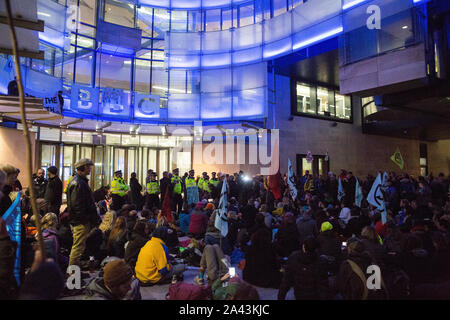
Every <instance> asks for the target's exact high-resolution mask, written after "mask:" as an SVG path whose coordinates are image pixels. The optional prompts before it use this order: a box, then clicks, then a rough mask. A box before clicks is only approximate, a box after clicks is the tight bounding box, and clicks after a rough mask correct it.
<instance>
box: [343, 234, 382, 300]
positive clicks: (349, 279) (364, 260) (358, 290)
mask: <svg viewBox="0 0 450 320" xmlns="http://www.w3.org/2000/svg"><path fill="white" fill-rule="evenodd" d="M347 254H348V259H347V260H345V261H343V262H342V263H341V266H340V268H339V274H338V276H337V287H338V289H339V292H340V294H341V296H342V299H344V300H380V299H387V292H386V288H385V286H384V282H382V283H380V287H381V289H380V290H369V289H368V288H367V277H366V271H367V267H368V266H370V265H371V264H373V263H372V260H371V258H370V256H369V255H368V254H367V253H366V252H365V247H364V244H363V243H362V242H361V241H360V240H359V239H358V238H355V237H354V238H350V239H349V240H348V241H347Z"/></svg>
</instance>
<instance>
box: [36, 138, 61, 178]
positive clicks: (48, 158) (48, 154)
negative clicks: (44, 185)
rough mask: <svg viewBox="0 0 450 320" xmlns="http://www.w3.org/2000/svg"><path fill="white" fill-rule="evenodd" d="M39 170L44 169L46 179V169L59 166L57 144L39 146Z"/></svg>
mask: <svg viewBox="0 0 450 320" xmlns="http://www.w3.org/2000/svg"><path fill="white" fill-rule="evenodd" d="M40 159H41V161H40V162H41V164H40V166H39V167H40V168H42V169H44V171H45V177H46V178H47V169H48V168H49V167H51V166H56V167H57V166H58V165H59V146H58V145H57V144H47V143H43V144H41V152H40Z"/></svg>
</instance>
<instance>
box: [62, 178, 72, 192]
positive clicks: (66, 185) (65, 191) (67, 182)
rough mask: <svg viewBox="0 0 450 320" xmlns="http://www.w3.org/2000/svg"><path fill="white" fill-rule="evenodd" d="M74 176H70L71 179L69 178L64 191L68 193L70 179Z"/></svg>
mask: <svg viewBox="0 0 450 320" xmlns="http://www.w3.org/2000/svg"><path fill="white" fill-rule="evenodd" d="M73 177H74V176H70V177H69V179H67V183H66V187H65V188H64V193H67V187H68V186H69V183H70V181H72V179H73Z"/></svg>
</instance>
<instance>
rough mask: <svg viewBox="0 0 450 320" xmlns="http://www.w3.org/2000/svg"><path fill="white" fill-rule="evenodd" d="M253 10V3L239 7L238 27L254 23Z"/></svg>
mask: <svg viewBox="0 0 450 320" xmlns="http://www.w3.org/2000/svg"><path fill="white" fill-rule="evenodd" d="M253 12H254V10H253V4H248V5H242V6H240V7H239V27H245V26H248V25H249V24H253V23H254V21H253V20H254V19H253Z"/></svg>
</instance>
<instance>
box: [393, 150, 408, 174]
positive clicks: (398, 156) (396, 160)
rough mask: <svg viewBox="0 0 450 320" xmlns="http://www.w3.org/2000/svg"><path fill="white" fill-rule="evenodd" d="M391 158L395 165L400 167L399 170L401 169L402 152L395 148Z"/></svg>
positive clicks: (402, 162) (402, 163)
mask: <svg viewBox="0 0 450 320" xmlns="http://www.w3.org/2000/svg"><path fill="white" fill-rule="evenodd" d="M391 160H392V161H394V163H395V164H396V165H398V166H399V167H400V169H401V170H403V165H404V164H405V162H404V161H403V157H402V154H401V153H400V149H399V148H397V150H396V151H395V153H394V154H393V155H392V156H391Z"/></svg>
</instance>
